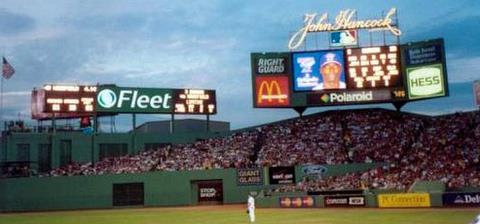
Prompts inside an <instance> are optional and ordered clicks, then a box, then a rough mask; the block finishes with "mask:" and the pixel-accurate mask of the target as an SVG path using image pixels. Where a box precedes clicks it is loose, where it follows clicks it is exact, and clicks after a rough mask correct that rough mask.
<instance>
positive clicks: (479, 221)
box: [471, 215, 480, 224]
mask: <svg viewBox="0 0 480 224" xmlns="http://www.w3.org/2000/svg"><path fill="white" fill-rule="evenodd" d="M471 224H480V215H477V217H476V218H475V219H474V220H473V221H472V222H471Z"/></svg>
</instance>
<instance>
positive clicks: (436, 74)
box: [407, 64, 446, 99]
mask: <svg viewBox="0 0 480 224" xmlns="http://www.w3.org/2000/svg"><path fill="white" fill-rule="evenodd" d="M443 77H444V76H443V66H442V64H434V65H425V66H420V67H413V68H407V82H408V83H407V86H408V98H409V99H421V98H430V97H436V96H444V95H445V94H446V93H445V88H444V82H445V81H444V79H443Z"/></svg>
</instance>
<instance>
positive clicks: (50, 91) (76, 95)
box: [43, 85, 97, 113]
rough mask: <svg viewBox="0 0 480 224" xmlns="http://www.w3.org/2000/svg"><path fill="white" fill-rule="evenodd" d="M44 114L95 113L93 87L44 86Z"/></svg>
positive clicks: (94, 88) (95, 90)
mask: <svg viewBox="0 0 480 224" xmlns="http://www.w3.org/2000/svg"><path fill="white" fill-rule="evenodd" d="M43 91H44V93H45V96H44V99H45V103H44V105H45V107H44V110H43V112H46V113H66V112H72V113H93V112H94V111H95V108H94V106H95V96H96V92H97V86H95V85H90V86H87V85H44V86H43Z"/></svg>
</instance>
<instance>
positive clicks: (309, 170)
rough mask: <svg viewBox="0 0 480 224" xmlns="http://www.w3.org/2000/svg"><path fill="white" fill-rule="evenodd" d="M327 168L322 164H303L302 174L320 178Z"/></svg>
mask: <svg viewBox="0 0 480 224" xmlns="http://www.w3.org/2000/svg"><path fill="white" fill-rule="evenodd" d="M327 170H328V169H327V167H325V166H322V165H305V166H303V167H302V174H303V176H304V177H309V178H312V179H320V178H322V176H323V175H325V173H326V172H327Z"/></svg>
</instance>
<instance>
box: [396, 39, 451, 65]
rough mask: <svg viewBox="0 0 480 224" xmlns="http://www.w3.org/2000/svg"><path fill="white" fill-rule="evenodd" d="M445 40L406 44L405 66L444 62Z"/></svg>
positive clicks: (404, 51) (404, 49) (404, 48)
mask: <svg viewBox="0 0 480 224" xmlns="http://www.w3.org/2000/svg"><path fill="white" fill-rule="evenodd" d="M442 52H443V40H440V39H439V40H433V41H422V42H416V43H411V44H407V45H404V47H403V53H404V55H405V66H416V65H426V64H435V63H443V53H442Z"/></svg>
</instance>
